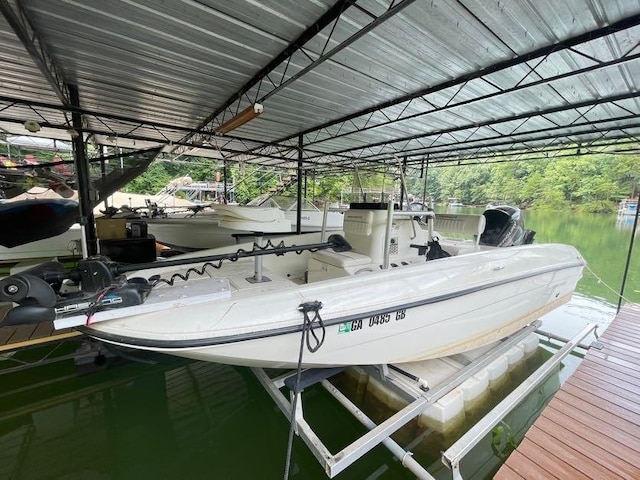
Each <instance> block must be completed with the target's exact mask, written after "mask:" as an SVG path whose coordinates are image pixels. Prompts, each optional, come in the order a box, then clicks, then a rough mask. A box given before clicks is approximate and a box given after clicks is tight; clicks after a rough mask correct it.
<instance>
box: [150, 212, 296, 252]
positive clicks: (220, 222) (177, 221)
mask: <svg viewBox="0 0 640 480" xmlns="http://www.w3.org/2000/svg"><path fill="white" fill-rule="evenodd" d="M206 210H207V211H202V212H197V213H195V214H194V213H193V212H190V213H184V212H183V213H177V214H171V215H167V216H161V217H150V218H144V220H145V222H146V223H147V229H148V232H149V233H150V234H151V235H153V236H154V237H155V239H156V241H158V242H160V243H162V244H165V245H168V246H171V247H175V248H182V249H186V250H202V249H211V248H218V247H223V246H226V245H233V244H237V243H240V242H241V241H239V236H243V235H251V234H252V233H253V232H262V233H268V234H269V235H270V236H286V235H290V234H291V222H290V221H289V220H287V219H286V218H285V215H284V212H283V211H282V210H280V209H278V208H263V207H245V206H238V205H216V210H215V211H213V210H211V209H206Z"/></svg>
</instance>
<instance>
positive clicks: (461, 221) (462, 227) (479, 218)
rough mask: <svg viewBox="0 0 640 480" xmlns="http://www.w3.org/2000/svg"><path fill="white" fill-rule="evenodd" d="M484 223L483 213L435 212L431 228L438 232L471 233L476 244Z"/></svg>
mask: <svg viewBox="0 0 640 480" xmlns="http://www.w3.org/2000/svg"><path fill="white" fill-rule="evenodd" d="M486 225H487V219H486V218H485V217H484V215H469V214H436V217H435V219H434V222H433V229H434V230H435V231H437V232H438V233H439V234H443V233H453V234H462V235H472V236H473V241H474V244H475V245H476V246H477V245H478V242H480V235H482V232H484V229H485V227H486Z"/></svg>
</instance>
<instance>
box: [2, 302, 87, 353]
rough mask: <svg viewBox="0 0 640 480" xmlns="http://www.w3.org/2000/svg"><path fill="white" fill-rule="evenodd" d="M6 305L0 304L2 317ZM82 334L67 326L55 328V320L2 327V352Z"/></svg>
mask: <svg viewBox="0 0 640 480" xmlns="http://www.w3.org/2000/svg"><path fill="white" fill-rule="evenodd" d="M5 310H6V306H4V308H3V305H0V319H2V318H3V317H4V314H5ZM78 335H82V334H81V333H80V332H78V331H76V330H73V329H70V328H67V329H63V330H55V329H54V328H53V322H42V323H38V324H36V325H22V326H16V327H0V352H8V351H12V350H19V349H21V348H25V347H30V346H33V345H38V344H45V343H49V342H56V341H60V340H65V339H68V338H72V337H76V336H78Z"/></svg>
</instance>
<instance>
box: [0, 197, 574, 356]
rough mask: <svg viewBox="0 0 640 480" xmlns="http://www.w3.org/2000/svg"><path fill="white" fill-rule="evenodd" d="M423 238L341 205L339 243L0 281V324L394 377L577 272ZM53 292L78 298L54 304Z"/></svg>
mask: <svg viewBox="0 0 640 480" xmlns="http://www.w3.org/2000/svg"><path fill="white" fill-rule="evenodd" d="M425 216H426V217H429V220H428V222H427V224H429V223H431V222H432V217H433V213H431V212H426V213H425ZM478 217H480V216H478ZM435 218H436V219H437V216H436V217H435ZM449 220H451V221H452V222H454V221H455V220H456V219H455V218H450V219H449ZM480 222H481V221H480V220H478V219H476V223H478V224H479V223H480ZM435 226H437V223H436V224H435V225H430V226H429V225H427V227H426V228H425V227H424V226H423V225H421V224H420V223H419V221H418V220H417V219H416V218H415V212H400V211H394V210H393V207H392V205H391V204H388V205H387V204H364V205H352V207H351V208H350V209H349V210H348V211H347V212H345V221H344V237H342V236H341V235H331V236H330V237H329V239H328V241H326V242H323V241H322V239H321V237H320V235H321V234H318V233H308V234H302V235H299V236H297V235H296V236H289V237H284V238H283V239H282V242H281V243H278V244H274V243H267V244H265V243H261V244H257V245H254V244H251V243H247V244H242V245H238V246H229V247H225V248H222V249H214V250H209V251H206V252H197V253H193V254H190V255H187V256H184V257H179V258H174V259H170V260H165V261H162V262H150V263H148V264H138V265H118V264H114V263H111V262H108V261H106V260H105V259H87V260H82V261H81V262H80V265H79V267H78V268H77V269H74V270H71V271H69V272H66V271H64V269H61V267H60V266H57V265H56V264H51V265H49V266H41V267H40V268H38V269H35V270H34V271H32V272H23V273H21V274H17V275H14V276H11V277H8V278H6V279H4V280H2V281H0V300H3V301H8V302H15V304H16V306H15V307H14V308H13V309H12V310H10V311H9V312H8V313H7V315H6V317H5V319H4V321H3V322H4V323H5V324H7V323H8V324H25V323H29V322H34V321H43V320H45V319H51V320H55V322H54V324H55V326H56V328H67V327H77V328H79V329H81V330H82V331H83V332H84V333H86V334H87V335H89V336H91V337H94V338H96V339H99V340H102V341H105V342H109V343H114V344H118V345H123V346H127V347H133V348H138V349H143V350H152V351H157V352H162V353H167V354H172V355H176V356H182V357H188V358H194V359H201V360H207V361H212V362H220V363H228V364H234V365H246V366H257V367H277V368H281V367H282V368H285V367H286V368H288V367H295V366H296V365H298V363H299V359H300V358H301V355H302V353H304V354H303V355H302V358H301V361H300V364H301V366H303V367H328V366H345V365H368V364H387V363H405V362H415V361H420V360H425V359H430V358H439V357H444V356H448V355H452V354H456V353H460V352H465V351H468V350H472V349H475V348H478V347H480V346H483V345H487V344H489V343H492V342H494V341H497V340H499V339H501V338H503V337H505V336H508V335H510V334H512V333H514V332H516V331H518V330H520V329H521V328H522V327H524V326H525V325H527V324H529V323H531V322H532V321H533V320H535V319H537V318H538V317H540V316H541V315H543V314H544V313H546V312H548V311H550V310H553V309H554V308H556V307H558V306H559V305H561V304H563V303H565V302H567V301H568V300H569V298H570V297H571V295H572V293H573V291H574V289H575V287H576V283H577V282H578V280H579V279H580V277H581V274H582V270H583V267H584V264H585V262H584V259H583V258H582V257H581V256H580V254H579V253H578V251H577V250H576V249H575V248H574V247H572V246H568V245H558V244H549V245H532V244H519V245H514V246H509V247H499V246H498V245H500V244H505V242H504V239H503V238H501V237H499V236H498V235H495V236H492V237H490V238H491V241H492V242H493V245H487V247H493V248H486V249H480V248H474V249H471V250H465V251H460V252H457V253H458V254H456V255H452V254H448V255H444V254H438V252H440V253H442V252H441V250H442V248H441V247H440V245H439V244H438V241H437V238H436V237H435V236H430V234H429V232H430V231H431V230H434V227H435ZM448 228H452V227H451V226H449V227H448ZM501 231H503V232H504V234H508V232H510V231H511V226H506V228H503V229H501ZM513 238H514V239H516V238H517V237H515V236H514V237H513ZM520 238H521V237H520ZM65 279H69V280H71V281H73V282H74V284H76V285H79V288H80V291H78V292H75V293H69V294H65V293H62V291H61V290H60V285H61V282H62V284H64V282H65V281H66V280H65ZM185 279H186V281H185ZM301 342H304V343H301ZM303 344H305V345H306V350H305V351H304V352H301V351H300V348H301V345H303Z"/></svg>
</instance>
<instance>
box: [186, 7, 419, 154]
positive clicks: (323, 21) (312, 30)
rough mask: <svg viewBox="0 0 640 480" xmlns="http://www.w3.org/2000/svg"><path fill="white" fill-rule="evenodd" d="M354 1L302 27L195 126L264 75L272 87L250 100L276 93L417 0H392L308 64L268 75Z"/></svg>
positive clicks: (259, 100) (207, 121)
mask: <svg viewBox="0 0 640 480" xmlns="http://www.w3.org/2000/svg"><path fill="white" fill-rule="evenodd" d="M356 1H357V0H350V1H339V2H338V3H336V4H335V5H334V6H333V7H332V8H331V9H329V10H328V11H327V12H326V13H325V14H324V15H323V16H322V17H320V19H319V20H318V21H317V22H316V23H314V24H313V25H311V26H310V27H309V28H308V29H307V30H305V32H304V33H303V34H302V35H301V36H300V37H298V39H296V40H295V41H294V42H292V43H291V45H289V46H288V47H287V48H286V49H285V50H284V51H283V52H282V53H281V54H280V55H278V57H276V58H275V59H274V60H273V61H271V62H270V63H269V64H268V65H267V66H266V67H265V68H263V69H262V70H260V71H259V72H258V73H257V74H256V76H254V77H253V78H252V79H251V80H249V82H247V83H246V84H245V85H244V86H243V87H242V88H241V89H240V90H238V92H236V93H235V94H234V95H232V96H231V97H230V98H229V99H228V100H227V101H226V102H225V103H223V105H222V106H221V107H220V108H218V109H217V110H216V111H214V112H213V113H212V114H211V115H209V116H208V117H207V118H206V119H205V120H203V121H202V122H201V124H200V125H199V126H198V128H197V129H198V130H203V129H205V128H206V127H207V126H208V125H210V124H211V122H213V120H214V119H215V118H216V117H218V116H219V115H220V114H222V113H223V112H225V111H226V110H227V109H229V107H230V106H231V105H233V104H234V103H235V102H238V107H239V106H240V103H239V102H240V100H241V98H242V96H243V95H245V94H247V93H248V92H249V91H250V90H251V88H253V87H254V86H256V85H259V87H261V86H262V82H263V81H264V80H265V79H267V80H269V82H270V83H271V84H272V88H271V89H270V90H269V91H268V92H267V93H264V94H262V95H261V96H260V97H258V94H259V92H260V88H258V92H257V93H256V98H255V99H253V100H252V102H253V103H263V102H264V101H266V100H267V99H268V98H269V97H271V96H272V95H275V94H276V93H278V92H279V91H281V90H282V89H284V88H285V87H287V86H288V85H290V84H291V83H293V82H295V81H296V80H298V79H299V78H301V77H302V76H304V75H306V74H307V73H309V72H310V71H312V70H313V69H314V68H315V67H317V66H318V65H320V64H322V63H324V62H326V61H327V60H330V59H331V58H332V57H333V56H334V55H336V54H337V53H339V52H340V51H342V50H344V49H345V48H347V47H348V46H349V45H351V44H352V43H354V42H355V41H357V40H358V39H360V38H362V37H363V36H365V35H366V34H367V33H369V32H371V31H372V30H373V29H375V28H376V27H378V26H379V25H381V24H382V23H384V22H386V21H387V20H389V19H390V18H392V17H393V16H395V15H397V14H398V13H400V12H401V11H402V10H404V9H405V8H406V7H408V6H409V5H411V4H412V3H414V2H415V1H416V0H402V1H400V2H397V3H396V1H395V0H394V1H392V2H391V5H390V6H389V8H388V9H387V11H386V12H385V13H383V14H382V15H379V16H377V17H376V16H373V15H370V17H372V20H371V22H369V23H368V24H367V25H365V26H364V27H362V28H361V29H360V30H358V31H357V32H356V33H354V34H353V35H351V36H350V37H349V38H347V39H346V40H344V41H342V42H340V43H339V44H338V45H336V46H335V47H333V48H332V49H331V50H329V51H328V52H325V51H324V50H323V51H322V52H321V53H320V55H319V56H318V58H316V59H315V60H311V63H310V64H309V65H307V66H305V67H304V68H302V69H301V70H300V71H298V72H297V73H295V74H293V75H291V76H289V77H287V78H285V74H286V69H285V72H284V74H283V75H282V78H281V79H280V81H279V82H278V83H275V82H273V81H271V80H270V79H269V78H268V75H269V73H270V72H272V71H273V70H275V69H276V68H277V67H278V66H280V65H281V64H282V63H283V62H284V61H291V56H292V55H293V54H294V53H295V52H297V51H298V50H301V49H302V46H303V44H304V43H306V42H307V41H309V40H311V39H312V38H314V37H315V36H316V35H317V34H318V33H320V32H321V31H322V29H323V28H325V27H326V26H328V25H330V24H331V22H333V21H336V22H337V20H338V19H339V17H340V16H341V15H342V13H344V10H346V8H348V7H349V6H351V5H353V4H355V2H356ZM332 32H333V31H332ZM329 39H330V38H328V39H327V42H326V44H325V48H326V45H328V43H329ZM236 110H237V109H236ZM230 113H231V114H235V113H234V112H230ZM213 130H214V129H213V128H212V129H211V132H209V134H210V135H213V134H214V131H213ZM295 137H297V135H295ZM290 138H293V137H290ZM274 143H279V142H274Z"/></svg>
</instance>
